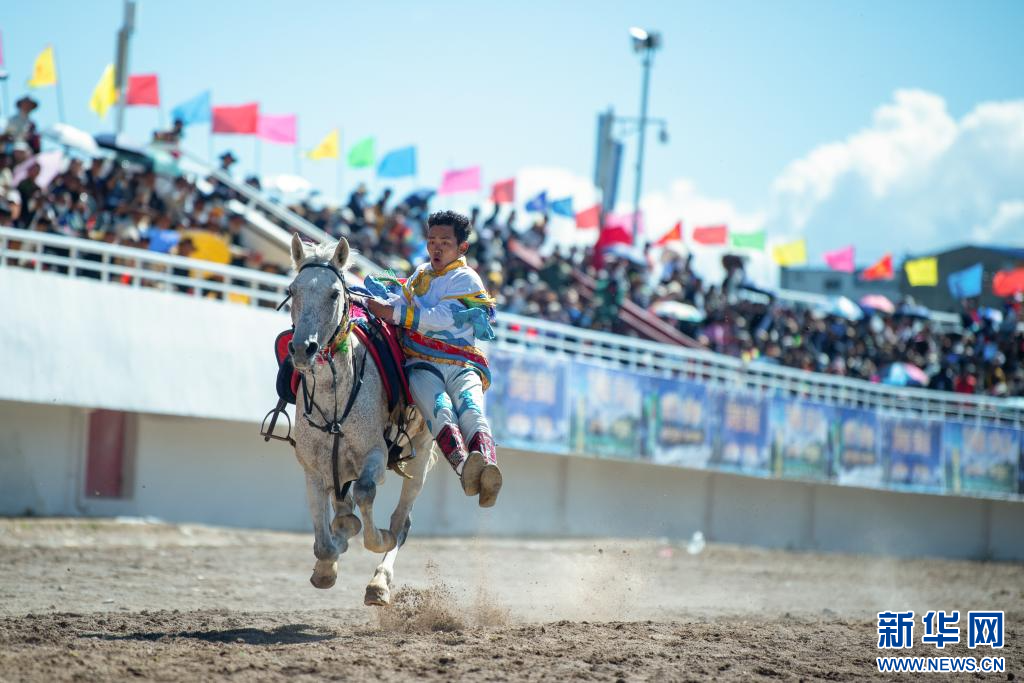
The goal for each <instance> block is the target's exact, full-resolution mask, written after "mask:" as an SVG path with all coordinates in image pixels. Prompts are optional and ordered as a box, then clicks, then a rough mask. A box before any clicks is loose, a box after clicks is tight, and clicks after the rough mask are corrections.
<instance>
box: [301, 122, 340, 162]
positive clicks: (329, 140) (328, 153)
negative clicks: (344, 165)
mask: <svg viewBox="0 0 1024 683" xmlns="http://www.w3.org/2000/svg"><path fill="white" fill-rule="evenodd" d="M338 138H339V136H338V129H337V128H335V129H334V130H332V131H331V132H330V133H328V134H327V137H325V138H324V139H323V140H321V141H320V144H319V145H317V146H316V147H314V148H313V149H311V150H310V151H309V153H308V154H307V155H306V156H308V157H309V158H310V159H314V160H315V159H337V158H338V147H339V145H338Z"/></svg>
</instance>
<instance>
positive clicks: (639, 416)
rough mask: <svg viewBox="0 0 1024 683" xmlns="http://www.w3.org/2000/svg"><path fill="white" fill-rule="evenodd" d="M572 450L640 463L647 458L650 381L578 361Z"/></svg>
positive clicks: (574, 380) (574, 379) (574, 373)
mask: <svg viewBox="0 0 1024 683" xmlns="http://www.w3.org/2000/svg"><path fill="white" fill-rule="evenodd" d="M571 381H572V450H573V451H575V452H577V453H586V454H587V455H604V456H611V457H617V458H629V459H637V458H642V457H643V456H644V445H645V443H646V442H647V420H646V419H645V416H644V396H645V395H646V393H647V392H646V388H647V382H648V381H649V378H647V377H642V376H640V375H636V374H633V373H629V372H625V371H622V370H612V369H610V368H604V367H601V366H598V365H591V364H589V363H581V362H576V361H574V362H573V364H572V380H571Z"/></svg>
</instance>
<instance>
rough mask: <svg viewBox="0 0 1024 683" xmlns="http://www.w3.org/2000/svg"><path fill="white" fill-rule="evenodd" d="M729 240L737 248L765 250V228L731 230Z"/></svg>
mask: <svg viewBox="0 0 1024 683" xmlns="http://www.w3.org/2000/svg"><path fill="white" fill-rule="evenodd" d="M729 240H730V242H731V243H732V246H734V247H736V248H737V249H759V250H761V251H763V250H764V230H758V231H757V232H731V233H729Z"/></svg>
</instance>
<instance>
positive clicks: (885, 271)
mask: <svg viewBox="0 0 1024 683" xmlns="http://www.w3.org/2000/svg"><path fill="white" fill-rule="evenodd" d="M892 277H893V274H892V254H886V255H885V256H883V257H882V258H881V259H879V260H878V263H876V264H874V265H873V266H870V267H868V268H865V269H864V272H863V273H861V274H860V279H861V280H891V279H892Z"/></svg>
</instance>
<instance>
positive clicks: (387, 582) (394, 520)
mask: <svg viewBox="0 0 1024 683" xmlns="http://www.w3.org/2000/svg"><path fill="white" fill-rule="evenodd" d="M432 444H433V437H432V436H431V434H430V432H428V431H427V430H426V429H424V430H422V432H420V434H419V435H417V437H416V439H415V443H414V444H413V447H414V450H415V452H416V457H415V458H413V459H412V461H411V462H410V463H409V465H408V467H407V468H406V472H407V473H408V474H409V475H410V476H411V477H412V478H411V479H405V480H403V481H402V497H401V498H399V500H398V505H396V506H395V511H394V513H392V515H391V529H390V531H391V533H392V534H393V535H394V536H395V540H396V545H395V547H394V548H393V549H392V550H389V551H388V552H387V554H385V555H384V559H383V560H381V563H380V564H379V565H377V569H376V570H375V571H374V572H373V578H372V579H370V583H369V584H367V586H366V593H365V594H364V596H363V603H364V604H367V605H379V606H382V605H387V604H390V603H391V586H392V585H393V584H394V580H395V559H396V558H397V557H398V549H399V548H401V547H402V546H403V545H405V539H406V538H408V536H409V527H410V526H411V525H412V514H411V513H412V506H413V503H415V502H416V497H417V496H419V494H420V491H421V490H422V489H423V482H424V481H425V480H426V478H427V471H428V470H429V469H430V467H431V465H432V464H433V462H432V461H433V457H434V456H433V453H431V451H430V448H431V445H432Z"/></svg>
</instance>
